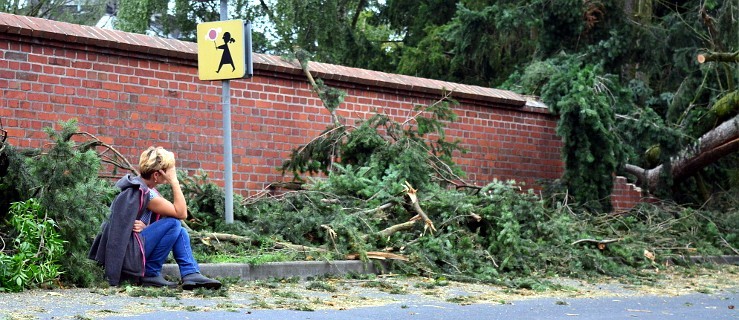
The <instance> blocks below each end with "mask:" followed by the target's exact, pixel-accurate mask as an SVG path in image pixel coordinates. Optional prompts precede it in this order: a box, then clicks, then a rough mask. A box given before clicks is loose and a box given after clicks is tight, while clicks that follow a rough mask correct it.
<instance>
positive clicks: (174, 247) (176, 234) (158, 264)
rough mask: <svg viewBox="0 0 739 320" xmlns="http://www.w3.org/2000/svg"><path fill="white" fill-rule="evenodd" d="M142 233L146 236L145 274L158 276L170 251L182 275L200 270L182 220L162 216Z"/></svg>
mask: <svg viewBox="0 0 739 320" xmlns="http://www.w3.org/2000/svg"><path fill="white" fill-rule="evenodd" d="M141 235H142V236H144V254H145V255H146V274H145V276H147V277H156V276H158V275H159V274H160V273H161V272H162V265H163V264H164V262H165V261H166V260H167V257H168V256H169V252H170V251H171V252H172V255H173V256H174V260H175V261H176V262H177V265H178V266H179V267H180V277H184V276H186V275H188V274H192V273H196V272H200V269H199V268H198V263H197V262H196V261H195V258H194V257H193V256H192V248H190V236H189V235H188V234H187V230H185V229H184V228H182V225H181V224H180V220H178V219H175V218H171V217H165V218H162V219H160V220H159V221H156V222H154V223H152V224H150V225H149V226H147V227H146V228H145V229H144V230H143V231H141Z"/></svg>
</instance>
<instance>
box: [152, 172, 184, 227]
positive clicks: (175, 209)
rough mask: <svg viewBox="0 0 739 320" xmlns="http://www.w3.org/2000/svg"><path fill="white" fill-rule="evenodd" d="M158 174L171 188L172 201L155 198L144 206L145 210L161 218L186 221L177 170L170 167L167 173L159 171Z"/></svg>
mask: <svg viewBox="0 0 739 320" xmlns="http://www.w3.org/2000/svg"><path fill="white" fill-rule="evenodd" d="M159 173H160V174H161V175H162V178H164V179H165V180H166V181H167V183H169V185H170V186H171V187H172V197H173V199H172V200H173V201H172V202H169V200H167V199H165V198H164V197H156V198H154V199H151V201H149V205H148V206H146V208H148V209H149V210H151V211H152V212H154V213H158V214H159V215H162V216H168V217H173V218H177V219H180V220H184V219H186V218H187V203H186V202H185V196H184V195H183V194H182V189H181V188H180V181H179V180H177V170H176V169H175V167H174V166H172V167H170V168H169V169H167V171H163V170H159Z"/></svg>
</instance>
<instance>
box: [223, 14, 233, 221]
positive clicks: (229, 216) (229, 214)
mask: <svg viewBox="0 0 739 320" xmlns="http://www.w3.org/2000/svg"><path fill="white" fill-rule="evenodd" d="M225 20H228V0H221V21H225ZM222 83H223V89H222V96H221V101H222V104H223V162H224V166H225V169H226V173H225V175H224V180H225V192H226V212H225V215H226V217H225V218H226V223H227V224H229V223H233V222H234V195H233V168H232V166H233V163H232V162H233V158H232V156H233V154H232V151H231V83H230V82H229V80H223V82H222Z"/></svg>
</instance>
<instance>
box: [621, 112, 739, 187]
mask: <svg viewBox="0 0 739 320" xmlns="http://www.w3.org/2000/svg"><path fill="white" fill-rule="evenodd" d="M738 150H739V115H737V116H734V117H733V118H731V119H730V120H728V121H726V122H724V123H722V124H721V125H719V126H718V127H716V128H715V129H713V130H711V131H709V132H707V133H706V134H704V135H703V136H701V137H700V139H698V141H697V142H696V143H695V144H693V145H692V146H690V147H688V148H686V149H684V150H683V151H682V152H680V153H679V154H678V155H677V156H674V157H672V159H671V164H672V166H671V172H670V175H671V176H672V179H673V180H674V181H681V180H684V179H685V178H688V177H690V176H692V175H693V174H694V173H695V172H696V171H698V170H700V169H702V168H704V167H706V166H708V165H710V164H712V163H714V162H716V161H718V160H719V159H720V158H722V157H724V156H726V155H729V154H731V153H733V152H736V151H738ZM664 168H665V167H664V165H659V166H657V167H655V168H653V169H648V170H647V169H643V168H641V167H638V166H635V165H630V164H627V165H625V166H624V170H625V171H626V172H627V173H630V174H633V175H635V176H636V177H637V179H638V180H639V181H638V182H639V184H640V185H641V186H643V187H645V188H647V189H649V190H650V191H654V190H656V189H657V188H658V187H660V185H659V183H660V179H659V177H660V175H661V174H662V171H663V170H664Z"/></svg>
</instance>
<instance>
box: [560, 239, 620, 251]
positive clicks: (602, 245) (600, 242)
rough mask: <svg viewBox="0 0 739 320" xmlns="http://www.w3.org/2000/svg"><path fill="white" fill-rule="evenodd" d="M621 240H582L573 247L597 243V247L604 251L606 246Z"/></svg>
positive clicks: (574, 243)
mask: <svg viewBox="0 0 739 320" xmlns="http://www.w3.org/2000/svg"><path fill="white" fill-rule="evenodd" d="M620 240H621V239H605V240H596V239H580V240H577V241H575V242H573V243H572V245H573V246H574V245H576V244H578V243H595V245H596V246H597V247H598V249H599V250H604V249H605V248H606V245H608V244H609V243H613V242H616V241H620Z"/></svg>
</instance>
